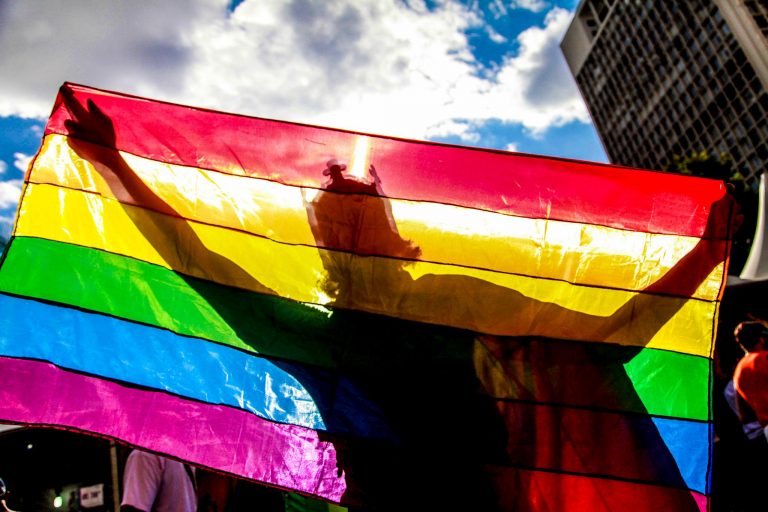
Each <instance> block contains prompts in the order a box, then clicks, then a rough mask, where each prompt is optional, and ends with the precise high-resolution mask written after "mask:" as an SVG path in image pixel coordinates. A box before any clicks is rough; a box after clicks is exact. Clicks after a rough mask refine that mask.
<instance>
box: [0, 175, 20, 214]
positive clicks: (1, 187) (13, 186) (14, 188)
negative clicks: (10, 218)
mask: <svg viewBox="0 0 768 512" xmlns="http://www.w3.org/2000/svg"><path fill="white" fill-rule="evenodd" d="M22 183H23V181H22V180H6V181H0V210H5V209H8V208H13V207H15V206H16V204H18V202H19V197H21V185H22Z"/></svg>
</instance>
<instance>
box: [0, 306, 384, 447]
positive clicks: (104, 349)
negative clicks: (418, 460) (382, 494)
mask: <svg viewBox="0 0 768 512" xmlns="http://www.w3.org/2000/svg"><path fill="white" fill-rule="evenodd" d="M0 311H2V312H3V314H2V315H0V354H3V355H7V356H9V357H18V358H28V359H39V360H44V361H49V362H51V363H53V364H56V365H57V366H60V367H63V368H67V369H71V370H75V371H79V372H83V373H87V374H90V375H96V376H99V377H104V378H108V379H113V380H119V381H124V382H128V383H131V384H136V385H139V386H145V387H148V388H153V389H159V390H164V391H167V392H170V393H173V394H176V395H180V396H182V397H187V398H192V399H196V400H200V401H203V402H208V403H212V404H223V405H229V406H233V407H237V408H240V409H244V410H248V411H251V412H253V413H254V414H257V415H258V416H261V417H263V418H267V419H270V420H273V421H276V422H280V423H288V424H292V425H299V426H303V427H308V428H312V429H315V430H333V431H335V432H343V433H352V434H356V435H361V436H365V437H374V438H382V437H388V436H387V434H386V431H387V429H386V427H385V425H384V422H383V421H382V420H381V418H380V417H379V415H378V414H377V412H376V411H375V407H373V406H372V405H371V404H370V402H369V401H367V400H365V399H364V398H363V397H361V395H360V394H359V392H357V391H356V390H355V389H350V387H351V384H350V383H349V381H348V380H346V379H341V378H339V377H338V376H337V375H334V374H331V373H330V372H328V371H327V370H322V369H314V368H308V367H303V366H300V365H297V364H293V363H284V362H273V361H270V360H267V359H264V358H262V357H258V356H255V355H251V354H247V353H244V352H241V351H239V350H235V349H232V348H230V347H227V346H223V345H218V344H215V343H211V342H208V341H205V340H202V339H199V338H189V337H183V336H179V335H177V334H174V333H172V332H170V331H166V330H163V329H158V328H154V327H149V326H146V325H142V324H136V323H133V322H128V321H125V320H120V319H116V318H113V317H109V316H104V315H100V314H94V313H89V312H85V311H81V310H77V309H71V308H66V307H59V306H54V305H50V304H46V303H41V302H37V301H34V300H28V299H22V298H18V297H11V296H7V295H2V294H0ZM310 391H311V392H310ZM340 392H341V393H343V394H344V396H345V401H347V404H346V407H350V406H351V407H353V408H354V409H355V417H354V423H353V424H352V423H351V422H345V424H343V425H339V424H338V423H339V421H338V420H333V419H331V425H330V427H331V428H330V429H329V428H327V427H328V425H327V423H328V422H327V421H326V420H324V418H323V416H322V415H321V413H320V411H324V412H325V413H326V414H329V415H333V416H339V414H337V413H334V412H333V408H334V407H335V406H336V404H335V403H334V397H335V396H337V395H338V394H339V393H340Z"/></svg>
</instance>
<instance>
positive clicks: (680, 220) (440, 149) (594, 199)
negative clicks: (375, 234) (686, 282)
mask: <svg viewBox="0 0 768 512" xmlns="http://www.w3.org/2000/svg"><path fill="white" fill-rule="evenodd" d="M64 87H67V88H70V89H71V90H72V92H73V98H74V99H75V100H76V101H77V102H78V103H80V104H81V105H86V104H87V102H88V101H89V100H90V101H93V102H94V104H95V105H97V106H98V108H99V109H101V110H102V111H103V112H104V113H106V114H107V116H109V117H110V118H111V119H112V121H113V122H114V124H115V127H116V142H115V145H116V146H117V147H118V148H119V149H121V150H124V151H128V152H130V153H134V154H137V155H141V156H145V157H148V158H152V159H156V160H160V161H164V162H168V163H174V164H180V165H187V166H196V167H203V168H208V169H217V170H221V171H224V172H234V173H242V172H246V173H248V174H252V175H256V176H259V177H263V178H268V179H273V180H276V181H279V182H281V183H286V184H292V185H305V186H314V187H319V186H321V184H322V183H323V182H324V181H325V180H326V178H325V177H324V176H323V175H322V170H323V168H324V166H325V162H326V161H327V160H328V159H329V158H330V157H334V156H336V157H340V158H348V157H347V155H350V154H351V152H352V148H353V147H354V142H355V140H356V138H357V135H356V134H354V133H351V132H345V131H339V130H331V129H327V128H320V127H313V126H306V125H298V124H291V123H284V122H278V121H270V120H264V119H258V118H252V117H244V116H238V115H232V114H225V113H220V112H212V111H207V110H201V109H195V108H190V107H183V106H179V105H173V104H168V103H162V102H156V101H151V100H146V99H141V98H136V97H130V96H125V95H121V94H116V93H107V92H103V91H98V90H94V89H90V88H87V87H83V86H77V85H71V84H65V85H64ZM71 107H72V106H71V105H67V102H65V101H64V99H63V98H62V96H61V94H60V95H59V97H58V98H57V100H56V104H55V106H54V111H53V113H52V116H51V118H50V120H49V122H48V125H47V127H46V133H59V134H63V135H70V131H69V127H68V126H66V125H65V122H66V121H67V120H69V119H71V118H72V114H71V112H70V109H71ZM97 142H99V141H97ZM102 142H103V141H102ZM371 144H372V153H371V154H372V155H373V156H372V158H373V163H374V164H375V165H376V167H377V170H378V174H379V176H380V177H381V181H382V185H383V189H384V191H385V193H386V195H387V196H390V197H398V198H405V199H413V200H424V201H435V202H441V203H449V204H456V205H461V206H468V207H475V208H481V209H486V210H491V211H498V212H504V213H509V214H514V215H520V216H525V217H531V218H553V219H558V220H564V221H575V222H584V223H589V224H597V225H605V226H612V227H617V228H623V229H630V230H634V231H645V232H654V233H670V234H679V235H689V236H696V237H699V236H711V237H718V238H722V237H724V232H718V233H715V232H712V231H711V230H707V222H708V218H709V216H710V211H711V210H712V205H713V204H715V203H717V202H718V201H721V200H722V199H723V197H724V196H726V190H725V187H724V184H723V183H722V182H718V181H712V180H705V179H699V178H691V177H687V176H680V175H675V174H668V173H657V172H650V171H639V170H635V169H628V168H624V167H614V166H606V165H601V164H591V163H587V162H578V161H573V160H562V159H553V158H546V157H539V156H533V155H513V154H509V153H504V152H499V151H491V150H478V149H470V148H462V147H455V146H448V145H442V144H435V143H425V142H416V141H408V140H401V139H394V138H386V137H372V138H371ZM729 209H730V204H724V205H723V208H718V209H717V212H716V215H715V217H716V219H715V220H717V221H718V222H717V223H716V224H717V225H725V224H726V223H725V222H723V219H724V218H725V216H727V215H728V214H729Z"/></svg>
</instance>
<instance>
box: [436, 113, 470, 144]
mask: <svg viewBox="0 0 768 512" xmlns="http://www.w3.org/2000/svg"><path fill="white" fill-rule="evenodd" d="M425 135H426V137H428V138H438V137H448V136H451V135H455V136H457V137H459V139H461V140H462V141H464V142H477V141H478V140H480V134H478V133H477V131H476V130H475V126H473V125H472V124H471V123H467V122H462V121H454V120H452V119H449V120H447V121H443V122H441V123H439V124H436V125H434V126H430V127H428V128H427V131H426V133H425Z"/></svg>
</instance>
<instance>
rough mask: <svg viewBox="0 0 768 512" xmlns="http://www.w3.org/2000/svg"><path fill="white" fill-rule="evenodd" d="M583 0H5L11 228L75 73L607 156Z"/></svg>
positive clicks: (268, 107) (258, 111)
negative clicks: (578, 68)
mask: <svg viewBox="0 0 768 512" xmlns="http://www.w3.org/2000/svg"><path fill="white" fill-rule="evenodd" d="M577 3H578V1H577V0H488V1H480V0H410V1H407V0H323V1H320V0H282V1H269V2H265V1H262V0H162V1H152V2H146V3H142V8H141V9H137V8H134V7H133V5H132V4H131V3H130V2H92V1H88V0H47V1H46V2H25V1H23V0H10V1H5V2H0V48H3V52H2V53H1V54H0V237H2V238H5V237H7V236H8V233H9V232H10V228H11V224H12V218H13V215H14V212H15V209H16V203H17V200H18V195H19V191H20V188H21V179H22V177H23V169H25V166H26V164H27V163H28V161H29V158H30V157H31V156H32V155H33V154H34V153H35V152H36V150H37V148H38V146H39V144H40V137H41V133H42V127H43V125H44V122H45V118H46V117H47V115H48V113H49V112H50V109H51V106H52V104H53V100H54V98H55V94H56V89H57V88H58V86H59V85H60V84H61V83H62V82H64V81H72V82H76V83H82V84H86V85H92V86H95V87H101V88H106V89H112V90H117V91H122V92H127V93H132V94H138V95H142V96H147V97H152V98H158V99H163V100H168V101H174V102H179V103H184V104H190V105H197V106H204V107H208V108H214V109H218V110H224V111H231V112H239V113H243V114H248V115H255V116H260V117H268V118H274V119H284V120H289V121H298V122H303V123H311V124H319V125H324V126H331V127H339V128H346V129H351V130H360V131H364V132H369V133H377V134H385V135H395V136H400V137H407V138H415V139H429V140H436V141H442V142H449V143H455V144H463V145H468V146H480V147H489V148H496V149H507V150H511V151H519V152H527V153H537V154H545V155H552V156H560V157H568V158H576V159H582V160H593V161H606V156H605V153H604V151H603V149H602V147H601V145H600V142H599V140H598V138H597V135H596V133H595V131H594V128H593V126H592V124H591V122H590V120H589V117H588V114H587V111H586V108H585V107H584V105H583V102H582V100H581V98H580V96H579V94H578V91H577V89H576V86H575V84H574V82H573V79H572V77H571V76H570V74H569V73H568V71H567V67H566V65H565V62H564V61H563V58H562V55H561V54H560V50H559V42H560V40H561V39H562V35H563V33H564V30H565V29H566V28H567V26H568V23H569V22H570V19H571V16H572V11H573V9H574V8H575V6H576V4H577Z"/></svg>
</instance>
